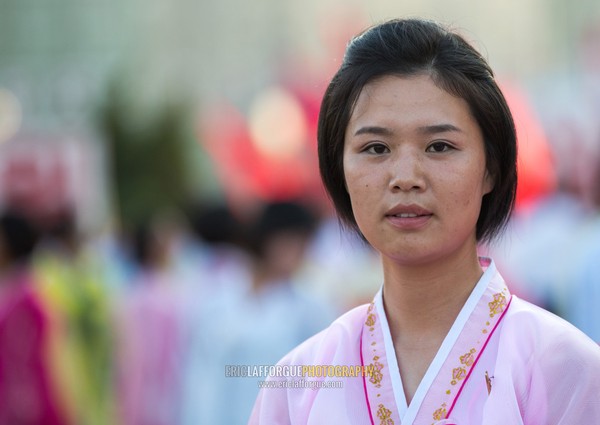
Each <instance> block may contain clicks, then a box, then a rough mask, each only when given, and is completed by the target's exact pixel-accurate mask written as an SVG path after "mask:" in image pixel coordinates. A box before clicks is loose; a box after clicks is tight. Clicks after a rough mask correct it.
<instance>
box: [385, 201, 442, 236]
mask: <svg viewBox="0 0 600 425" xmlns="http://www.w3.org/2000/svg"><path fill="white" fill-rule="evenodd" d="M432 216H433V213H432V212H431V211H429V210H427V209H426V208H423V207H421V206H419V205H415V204H411V205H397V206H395V207H394V208H392V209H391V210H390V211H388V212H387V213H386V215H385V217H386V219H387V220H388V221H389V222H390V224H392V225H393V226H394V227H396V228H399V229H401V230H417V229H420V228H421V227H423V226H425V225H426V224H427V223H428V222H429V220H430V219H431V217H432Z"/></svg>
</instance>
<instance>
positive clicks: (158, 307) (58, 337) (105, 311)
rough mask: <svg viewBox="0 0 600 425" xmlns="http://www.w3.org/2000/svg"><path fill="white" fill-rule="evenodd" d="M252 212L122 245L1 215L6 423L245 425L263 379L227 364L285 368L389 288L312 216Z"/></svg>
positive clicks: (69, 221) (207, 210)
mask: <svg viewBox="0 0 600 425" xmlns="http://www.w3.org/2000/svg"><path fill="white" fill-rule="evenodd" d="M248 214H249V215H250V216H251V217H243V218H241V217H238V216H236V215H235V214H233V213H232V211H231V209H230V208H228V207H227V206H226V205H225V204H205V205H203V206H199V207H196V208H194V209H193V210H190V211H189V213H188V214H186V215H185V216H182V217H174V216H173V215H169V214H165V215H163V216H158V215H157V216H155V217H154V219H153V220H150V221H148V222H146V223H140V224H139V226H137V228H136V229H134V231H132V232H131V234H128V235H127V236H124V237H123V238H121V239H120V240H119V241H118V242H117V240H116V239H112V240H107V239H104V240H95V241H85V240H83V239H82V236H81V235H80V234H78V232H77V228H76V223H75V222H74V220H73V218H74V217H73V216H72V215H71V214H68V213H64V214H61V215H58V216H57V217H55V218H54V220H52V221H51V222H44V223H40V222H39V220H36V219H35V217H32V216H31V215H30V214H25V213H24V212H22V211H18V210H6V211H4V212H3V213H2V215H1V217H0V424H3V425H4V424H119V423H121V424H140V425H141V424H164V425H172V424H198V423H214V424H219V423H223V424H225V423H245V421H246V420H247V417H248V415H249V412H250V409H251V407H252V404H253V401H254V398H255V397H256V394H257V391H258V386H257V385H258V384H257V381H258V379H257V378H256V377H254V378H250V377H245V378H244V377H237V378H236V377H227V376H226V374H225V367H226V366H237V365H272V364H275V363H276V362H277V361H278V360H279V358H281V357H282V356H283V355H284V354H285V353H286V352H287V351H289V350H290V349H291V348H293V347H294V346H295V345H297V344H298V343H299V342H301V341H303V340H304V339H306V338H308V337H310V336H311V335H313V334H315V333H316V332H318V331H320V330H321V329H323V328H324V327H325V326H327V325H328V324H329V323H330V322H331V320H333V318H335V316H336V315H337V314H339V313H340V312H341V311H342V310H344V309H346V308H348V307H349V306H351V305H355V304H357V303H359V302H363V301H366V298H364V296H363V295H364V294H361V293H360V292H359V291H353V290H352V285H355V286H356V285H359V284H362V285H363V286H362V287H363V288H364V283H365V282H368V281H369V280H370V281H371V282H373V283H374V284H376V282H377V281H378V280H379V278H378V277H377V273H376V272H373V275H371V276H367V273H369V270H371V271H372V270H376V264H375V261H376V260H375V258H374V256H373V253H372V252H370V251H369V250H368V249H367V248H366V247H365V246H364V245H363V244H362V243H361V242H359V241H357V240H353V238H352V237H351V236H344V235H343V231H342V230H341V229H340V228H339V227H338V226H337V223H336V222H335V221H333V220H330V219H328V220H324V219H320V218H319V215H318V213H317V212H316V211H315V210H314V209H313V208H311V207H310V206H308V205H307V204H306V203H301V202H292V201H285V202H272V203H265V204H262V205H261V206H260V208H255V211H253V212H249V213H248ZM324 251H327V252H329V253H330V254H332V255H329V256H326V257H324V256H322V253H323V252H324ZM370 263H372V264H370ZM325 281H328V282H329V284H327V285H321V284H322V283H324V282H325ZM307 282H310V283H311V285H312V289H311V285H309V284H307ZM336 282H337V284H338V285H348V286H347V288H346V290H345V291H346V292H345V294H344V296H342V297H337V298H335V299H334V298H333V293H334V292H338V288H334V287H333V285H334V284H335V283H336ZM317 285H319V286H320V288H319V290H318V291H317V290H315V288H316V286H317ZM327 291H329V293H327Z"/></svg>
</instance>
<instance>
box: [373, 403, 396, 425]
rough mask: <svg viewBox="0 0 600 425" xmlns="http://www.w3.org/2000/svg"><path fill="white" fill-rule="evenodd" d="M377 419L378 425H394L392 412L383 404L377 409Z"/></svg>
mask: <svg viewBox="0 0 600 425" xmlns="http://www.w3.org/2000/svg"><path fill="white" fill-rule="evenodd" d="M377 417H378V418H379V419H380V420H381V422H380V425H394V421H393V419H392V418H391V417H392V411H391V410H390V409H387V408H386V407H385V406H384V405H383V404H380V405H379V409H377Z"/></svg>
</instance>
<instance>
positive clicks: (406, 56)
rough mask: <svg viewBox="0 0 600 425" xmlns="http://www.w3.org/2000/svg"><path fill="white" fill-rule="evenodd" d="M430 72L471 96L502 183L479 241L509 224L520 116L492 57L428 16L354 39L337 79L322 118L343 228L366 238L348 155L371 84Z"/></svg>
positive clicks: (482, 218)
mask: <svg viewBox="0 0 600 425" xmlns="http://www.w3.org/2000/svg"><path fill="white" fill-rule="evenodd" d="M421 74H424V75H429V76H430V77H431V78H432V80H433V81H434V83H435V84H436V85H437V86H438V87H440V88H441V89H443V90H445V91H447V92H448V93H450V94H452V95H454V96H458V97H460V98H462V99H464V100H465V101H466V102H467V104H468V105H469V108H470V111H471V114H472V115H473V117H474V119H475V120H476V121H477V123H478V125H479V127H480V129H481V132H482V134H483V139H484V145H485V154H486V166H487V170H488V172H489V173H490V175H491V176H492V178H493V180H494V187H493V190H492V191H491V192H490V193H488V194H486V195H485V196H484V197H483V200H482V205H481V211H480V214H479V218H478V220H477V229H476V237H477V240H478V241H489V240H491V239H492V238H493V237H494V236H496V235H497V234H498V233H499V232H500V231H501V230H502V229H503V228H504V226H505V225H506V223H507V221H508V219H509V218H510V214H511V211H512V209H513V206H514V200H515V193H516V189H517V167H516V161H517V137H516V131H515V126H514V122H513V118H512V115H511V113H510V110H509V108H508V105H507V104H506V100H505V98H504V96H503V94H502V92H501V91H500V88H499V87H498V85H497V84H496V81H495V80H494V74H493V72H492V69H491V68H490V66H489V65H488V63H487V62H486V60H485V59H484V58H483V57H482V56H481V55H480V54H479V53H478V52H477V51H476V50H475V48H473V47H472V46H471V45H470V44H469V43H468V42H467V41H466V40H465V39H464V38H463V37H462V36H460V35H458V34H457V33H455V32H452V31H450V30H448V29H445V28H444V27H442V26H441V25H440V24H438V23H436V22H432V21H428V20H421V19H394V20H390V21H387V22H384V23H382V24H379V25H375V26H373V27H371V28H369V29H367V30H366V31H364V32H362V33H361V34H359V35H357V36H356V37H354V38H353V39H352V40H351V41H350V43H349V44H348V47H347V48H346V54H345V56H344V60H343V62H342V65H341V67H340V69H339V70H338V71H337V73H336V74H335V76H334V77H333V79H332V80H331V82H330V84H329V86H328V87H327V90H326V92H325V95H324V97H323V101H322V103H321V110H320V113H319V122H318V136H317V138H318V152H319V168H320V172H321V178H322V179H323V183H324V185H325V188H326V189H327V192H328V193H329V196H330V197H331V200H332V201H333V204H334V206H335V208H336V211H337V213H338V216H339V218H340V219H341V221H342V223H343V224H345V225H346V226H348V227H350V228H351V229H353V230H355V231H357V232H358V233H359V234H360V230H359V229H358V225H357V223H356V220H355V218H354V214H353V212H352V205H351V203H350V196H349V195H348V192H347V190H346V185H345V178H344V167H343V153H344V139H345V133H346V129H347V126H348V122H349V120H350V117H351V115H352V112H353V110H354V106H355V104H356V101H357V99H358V97H359V95H360V93H361V91H362V89H363V87H364V86H365V85H366V84H367V83H369V82H371V81H373V80H375V79H378V78H381V77H383V76H387V75H398V76H413V75H421Z"/></svg>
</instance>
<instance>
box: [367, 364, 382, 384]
mask: <svg viewBox="0 0 600 425" xmlns="http://www.w3.org/2000/svg"><path fill="white" fill-rule="evenodd" d="M373 360H374V363H371V367H372V369H371V370H372V371H373V373H372V374H371V377H370V378H369V382H371V383H372V384H373V385H375V387H376V388H380V387H381V380H382V379H383V373H381V369H383V364H381V363H379V362H378V361H377V360H379V356H375V357H373Z"/></svg>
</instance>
